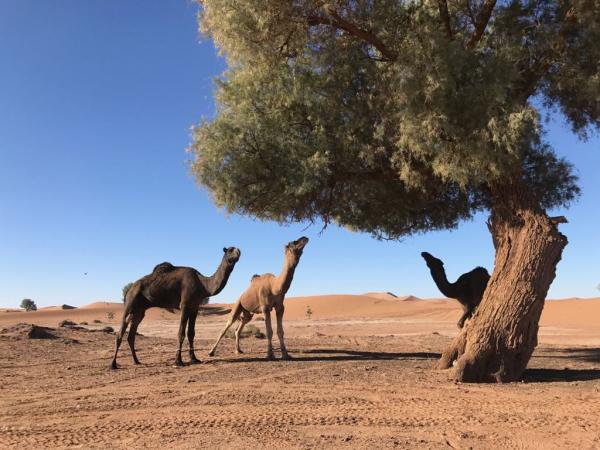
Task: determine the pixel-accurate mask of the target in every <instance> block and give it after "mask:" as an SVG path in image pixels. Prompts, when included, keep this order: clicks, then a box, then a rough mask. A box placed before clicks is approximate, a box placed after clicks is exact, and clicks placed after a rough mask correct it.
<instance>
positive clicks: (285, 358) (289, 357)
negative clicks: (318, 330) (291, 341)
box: [281, 353, 293, 361]
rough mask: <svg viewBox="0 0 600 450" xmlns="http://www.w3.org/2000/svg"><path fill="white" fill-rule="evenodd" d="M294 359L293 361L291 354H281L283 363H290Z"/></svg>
mask: <svg viewBox="0 0 600 450" xmlns="http://www.w3.org/2000/svg"><path fill="white" fill-rule="evenodd" d="M292 359H293V358H292V357H291V356H290V355H289V354H287V353H282V354H281V360H282V361H290V360H292Z"/></svg>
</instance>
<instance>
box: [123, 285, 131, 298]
mask: <svg viewBox="0 0 600 450" xmlns="http://www.w3.org/2000/svg"><path fill="white" fill-rule="evenodd" d="M131 286H133V283H127V284H126V285H125V286H123V301H125V298H126V297H127V292H129V289H131Z"/></svg>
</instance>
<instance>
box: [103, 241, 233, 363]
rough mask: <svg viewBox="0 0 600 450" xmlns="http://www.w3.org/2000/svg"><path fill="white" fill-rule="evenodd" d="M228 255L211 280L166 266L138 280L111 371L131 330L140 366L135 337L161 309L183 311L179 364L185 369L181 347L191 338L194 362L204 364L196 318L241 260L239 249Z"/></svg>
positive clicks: (127, 303) (130, 295) (131, 343)
mask: <svg viewBox="0 0 600 450" xmlns="http://www.w3.org/2000/svg"><path fill="white" fill-rule="evenodd" d="M223 252H224V255H223V259H222V260H221V264H220V265H219V267H218V269H217V271H216V272H215V273H214V275H213V276H211V277H205V276H203V275H202V274H201V273H200V272H198V271H197V270H196V269H194V268H192V267H176V266H173V265H172V264H171V263H168V262H164V263H161V264H159V265H157V266H156V267H155V268H154V270H153V271H152V273H151V274H150V275H146V276H145V277H142V278H140V279H139V280H137V281H136V282H135V283H134V284H133V286H131V288H130V289H129V291H128V292H127V295H126V298H125V307H124V311H123V320H122V323H121V329H120V330H119V333H118V334H117V340H116V345H115V355H114V357H113V360H112V363H111V368H112V369H116V368H117V353H118V352H119V346H120V345H121V341H122V339H123V335H124V334H125V331H126V330H127V326H128V325H129V324H131V327H130V328H129V334H128V336H127V342H128V343H129V347H130V348H131V355H132V356H133V362H134V363H135V364H140V361H139V360H138V358H137V356H136V354H135V335H136V332H137V328H138V326H139V324H140V322H141V321H142V319H143V318H144V315H145V314H146V310H147V309H148V308H153V307H158V308H165V309H181V318H180V321H179V333H178V338H179V347H178V348H177V354H176V357H175V364H177V365H178V366H183V361H182V360H181V346H182V345H183V340H184V338H185V330H186V326H187V337H188V342H189V344H190V350H189V354H190V362H191V363H198V362H200V361H199V360H198V359H197V358H196V355H195V354H194V336H195V335H196V317H197V316H198V309H199V307H200V305H201V304H205V303H207V302H208V297H212V296H213V295H217V294H218V293H219V292H221V291H222V290H223V288H224V287H225V285H226V284H227V280H228V279H229V275H231V272H232V271H233V268H234V266H235V263H236V262H238V260H239V259H240V255H241V253H240V251H239V249H237V248H235V247H229V248H224V249H223Z"/></svg>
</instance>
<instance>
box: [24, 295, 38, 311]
mask: <svg viewBox="0 0 600 450" xmlns="http://www.w3.org/2000/svg"><path fill="white" fill-rule="evenodd" d="M21 308H23V309H24V310H25V311H37V306H36V304H35V302H34V301H33V300H31V299H30V298H24V299H23V300H21Z"/></svg>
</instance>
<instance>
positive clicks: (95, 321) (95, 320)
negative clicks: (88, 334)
mask: <svg viewBox="0 0 600 450" xmlns="http://www.w3.org/2000/svg"><path fill="white" fill-rule="evenodd" d="M94 323H102V321H101V320H100V319H94Z"/></svg>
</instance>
